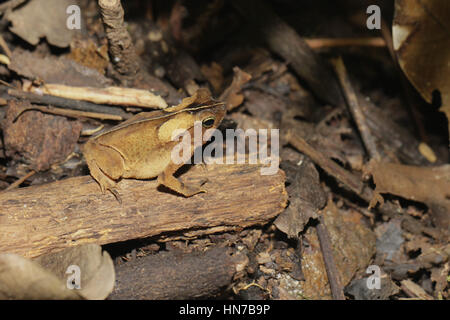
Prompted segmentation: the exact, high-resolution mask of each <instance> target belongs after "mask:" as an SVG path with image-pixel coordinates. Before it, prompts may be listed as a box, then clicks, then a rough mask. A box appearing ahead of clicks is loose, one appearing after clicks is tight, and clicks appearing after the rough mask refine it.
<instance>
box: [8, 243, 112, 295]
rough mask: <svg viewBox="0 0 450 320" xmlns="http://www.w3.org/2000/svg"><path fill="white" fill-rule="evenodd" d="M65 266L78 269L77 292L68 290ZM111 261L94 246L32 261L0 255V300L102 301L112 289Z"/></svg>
mask: <svg viewBox="0 0 450 320" xmlns="http://www.w3.org/2000/svg"><path fill="white" fill-rule="evenodd" d="M69 266H78V267H79V268H80V269H79V270H80V289H69V286H68V285H67V282H68V280H69V278H68V277H69V276H70V274H72V272H69V273H67V274H66V272H67V270H68V268H69ZM114 281H115V273H114V266H113V262H112V259H111V257H110V256H109V254H108V253H107V252H103V253H102V248H101V247H100V246H99V245H96V244H87V245H81V246H78V247H72V248H67V249H65V250H63V251H60V252H58V253H52V254H49V255H45V256H41V257H39V258H37V259H34V260H29V259H26V258H23V257H22V256H19V255H16V254H8V253H7V254H1V255H0V299H40V300H42V299H46V300H47V299H105V298H106V297H107V296H108V295H109V294H110V293H111V292H112V289H113V286H114Z"/></svg>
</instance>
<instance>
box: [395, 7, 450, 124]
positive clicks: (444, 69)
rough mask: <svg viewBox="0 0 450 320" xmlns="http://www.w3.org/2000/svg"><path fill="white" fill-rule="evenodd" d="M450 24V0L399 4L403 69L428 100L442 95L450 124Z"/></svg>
mask: <svg viewBox="0 0 450 320" xmlns="http://www.w3.org/2000/svg"><path fill="white" fill-rule="evenodd" d="M449 21H450V2H449V1H441V0H427V1H424V0H396V1H395V18H394V24H393V34H392V36H393V42H394V49H395V50H396V52H397V54H398V60H399V64H400V67H401V68H402V69H403V71H404V72H405V74H406V76H407V77H408V79H409V81H411V83H412V84H413V85H414V87H416V89H417V90H418V91H419V92H420V94H421V95H422V96H423V98H424V99H425V100H426V101H428V102H431V101H432V99H433V92H434V91H435V90H439V91H440V92H441V99H442V108H441V111H442V112H445V113H446V115H447V118H448V119H449V121H450V77H449V76H448V75H449V72H450V23H449ZM449 130H450V127H449ZM449 132H450V131H449Z"/></svg>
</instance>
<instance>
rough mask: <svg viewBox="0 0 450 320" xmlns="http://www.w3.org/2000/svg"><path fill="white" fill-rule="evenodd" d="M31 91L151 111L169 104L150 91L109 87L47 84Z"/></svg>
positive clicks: (32, 88)
mask: <svg viewBox="0 0 450 320" xmlns="http://www.w3.org/2000/svg"><path fill="white" fill-rule="evenodd" d="M29 91H31V92H34V93H39V94H48V95H51V96H57V97H61V98H67V99H72V100H83V101H89V102H93V103H98V104H112V105H119V106H136V107H142V108H151V109H164V108H165V107H167V102H166V101H165V100H164V99H163V98H162V97H161V96H158V95H155V94H153V93H151V92H150V91H148V90H142V89H134V88H122V87H107V88H92V87H72V86H66V85H62V84H46V85H44V86H42V87H39V88H35V87H31V88H30V89H29Z"/></svg>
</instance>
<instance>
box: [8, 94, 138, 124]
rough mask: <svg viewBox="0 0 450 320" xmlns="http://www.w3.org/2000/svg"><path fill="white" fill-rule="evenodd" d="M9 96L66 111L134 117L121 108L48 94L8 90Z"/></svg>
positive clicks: (126, 117)
mask: <svg viewBox="0 0 450 320" xmlns="http://www.w3.org/2000/svg"><path fill="white" fill-rule="evenodd" d="M8 95H10V96H12V97H14V98H20V99H26V100H28V101H30V102H31V103H38V104H45V105H52V106H56V107H62V108H64V109H66V108H67V109H74V110H79V111H85V112H94V113H104V114H110V115H111V114H112V115H116V116H120V117H122V118H123V119H128V118H130V117H131V116H132V115H131V114H129V113H127V112H125V111H123V110H122V109H121V108H119V107H111V106H106V105H98V104H95V103H91V102H87V101H81V100H73V99H66V98H61V97H55V96H50V95H47V94H44V95H39V94H35V93H32V92H25V91H21V90H16V89H10V90H8Z"/></svg>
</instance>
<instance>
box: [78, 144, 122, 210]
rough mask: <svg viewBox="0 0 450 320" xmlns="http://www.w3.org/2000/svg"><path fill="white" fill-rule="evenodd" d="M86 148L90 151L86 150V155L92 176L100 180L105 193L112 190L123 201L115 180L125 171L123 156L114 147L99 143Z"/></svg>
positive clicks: (99, 182)
mask: <svg viewBox="0 0 450 320" xmlns="http://www.w3.org/2000/svg"><path fill="white" fill-rule="evenodd" d="M86 149H89V152H84V156H85V158H86V163H87V165H88V167H89V171H90V173H91V176H92V177H93V178H94V179H95V180H96V181H97V182H98V184H99V185H100V189H101V190H102V192H103V193H105V192H106V190H108V191H110V192H111V193H112V194H113V195H114V196H115V197H116V199H117V200H118V201H119V202H120V203H121V202H122V201H121V198H120V195H119V193H118V192H117V183H116V181H115V180H118V179H119V178H120V177H122V175H123V172H124V162H123V158H122V156H121V155H120V154H119V153H118V152H117V151H115V150H114V149H112V148H108V147H105V146H102V145H99V144H95V147H92V145H87V146H86V147H85V150H86Z"/></svg>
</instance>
